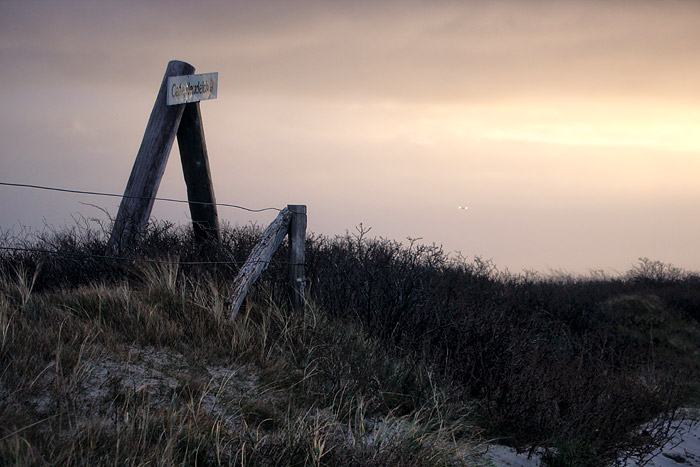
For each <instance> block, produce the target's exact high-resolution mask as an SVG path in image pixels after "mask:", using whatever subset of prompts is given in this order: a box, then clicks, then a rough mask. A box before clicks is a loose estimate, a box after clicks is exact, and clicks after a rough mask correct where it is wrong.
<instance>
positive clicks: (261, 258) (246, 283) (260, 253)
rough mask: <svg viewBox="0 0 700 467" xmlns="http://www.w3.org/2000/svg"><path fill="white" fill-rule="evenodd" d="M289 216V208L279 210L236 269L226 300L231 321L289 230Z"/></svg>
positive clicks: (290, 215)
mask: <svg viewBox="0 0 700 467" xmlns="http://www.w3.org/2000/svg"><path fill="white" fill-rule="evenodd" d="M291 217H292V213H291V212H289V209H287V208H284V209H282V211H280V213H279V215H278V216H277V218H275V220H274V221H272V223H271V224H270V225H268V226H267V229H265V232H263V236H262V240H260V243H258V244H257V245H255V248H253V251H252V252H251V253H250V256H249V257H248V259H247V260H246V262H245V264H244V265H243V267H242V268H241V270H240V271H238V275H237V276H236V279H235V281H234V288H233V292H232V293H231V294H230V295H229V300H228V302H229V303H230V305H229V308H230V310H231V318H230V319H231V321H233V320H234V319H235V318H236V315H237V314H238V310H239V309H240V308H241V305H242V304H243V300H244V299H245V296H246V294H247V293H248V290H249V289H250V287H251V286H252V285H253V283H254V282H255V280H256V279H257V278H258V277H259V276H260V274H261V273H262V272H263V271H264V270H265V269H267V266H268V265H269V264H270V259H271V258H272V255H273V254H274V253H275V251H277V248H279V246H280V244H282V240H284V237H285V236H286V235H287V232H288V230H289V222H290V220H291Z"/></svg>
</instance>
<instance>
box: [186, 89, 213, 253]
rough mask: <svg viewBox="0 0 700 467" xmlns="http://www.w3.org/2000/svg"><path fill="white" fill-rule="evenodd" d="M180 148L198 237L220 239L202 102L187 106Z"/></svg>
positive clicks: (193, 222)
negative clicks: (203, 123)
mask: <svg viewBox="0 0 700 467" xmlns="http://www.w3.org/2000/svg"><path fill="white" fill-rule="evenodd" d="M177 145H178V148H179V149H180V160H181V161H182V172H183V174H184V175H185V183H186V184H187V199H188V200H189V202H190V203H189V204H190V214H191V215H192V227H193V229H194V234H195V237H196V238H198V239H200V240H209V239H217V240H218V239H219V216H218V214H217V212H216V204H215V203H216V199H215V198H214V186H213V184H212V181H211V171H210V169H209V156H208V155H207V145H206V141H205V140H204V128H203V125H202V114H201V112H200V111H199V102H193V103H190V104H186V105H185V111H184V112H183V114H182V119H181V120H180V127H179V129H178V130H177Z"/></svg>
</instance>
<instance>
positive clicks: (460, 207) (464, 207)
mask: <svg viewBox="0 0 700 467" xmlns="http://www.w3.org/2000/svg"><path fill="white" fill-rule="evenodd" d="M457 209H469V208H468V207H467V206H457Z"/></svg>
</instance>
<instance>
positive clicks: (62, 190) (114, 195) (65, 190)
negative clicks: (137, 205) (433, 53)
mask: <svg viewBox="0 0 700 467" xmlns="http://www.w3.org/2000/svg"><path fill="white" fill-rule="evenodd" d="M0 186H8V187H15V188H33V189H37V190H46V191H56V192H60V193H74V194H80V195H92V196H106V197H111V198H132V199H142V200H155V201H167V202H170V203H185V204H201V205H207V206H212V205H213V206H223V207H227V208H235V209H241V210H243V211H248V212H264V211H277V212H280V211H282V209H280V208H275V207H266V208H260V209H253V208H248V207H245V206H241V205H238V204H229V203H207V202H204V201H188V200H183V199H174V198H161V197H157V196H154V197H148V196H128V195H120V194H117V193H104V192H100V191H85V190H73V189H69V188H56V187H51V186H43V185H32V184H28V183H10V182H0Z"/></svg>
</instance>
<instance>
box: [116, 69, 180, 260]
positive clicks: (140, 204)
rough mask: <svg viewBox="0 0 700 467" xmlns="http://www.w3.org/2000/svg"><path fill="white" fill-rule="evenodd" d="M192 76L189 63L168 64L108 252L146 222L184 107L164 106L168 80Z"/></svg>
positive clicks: (121, 243)
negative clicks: (173, 77) (174, 77)
mask: <svg viewBox="0 0 700 467" xmlns="http://www.w3.org/2000/svg"><path fill="white" fill-rule="evenodd" d="M192 73H194V67H193V66H192V65H190V64H189V63H185V62H181V61H177V60H173V61H171V62H169V63H168V67H167V68H166V70H165V75H164V76H163V82H162V83H161V85H160V90H159V91H158V96H157V97H156V102H155V104H153V110H152V111H151V117H150V118H149V119H148V125H147V126H146V132H145V133H144V135H143V140H142V141H141V147H140V148H139V152H138V154H137V156H136V161H135V162H134V166H133V168H132V170H131V176H130V177H129V181H128V182H127V184H126V189H125V190H124V198H123V199H122V202H121V204H120V205H119V211H118V212H117V218H116V219H115V221H114V227H113V229H112V235H111V237H110V239H109V243H108V248H109V250H110V251H111V252H112V253H118V252H119V250H121V248H122V247H123V246H124V245H128V244H130V243H131V242H132V241H133V240H134V238H135V237H136V235H137V234H138V233H139V232H140V231H142V230H143V228H144V227H145V226H146V223H147V222H148V218H149V217H150V215H151V210H152V209H153V201H154V200H153V198H154V197H155V195H156V193H157V192H158V186H159V185H160V181H161V179H162V178H163V172H165V165H166V163H167V162H168V155H169V154H170V149H171V148H172V146H173V141H174V140H175V134H176V133H177V129H178V126H179V125H180V119H181V118H182V113H183V112H184V110H185V104H180V105H170V106H168V105H166V93H167V89H166V88H167V86H168V78H169V77H171V76H179V75H190V74H192Z"/></svg>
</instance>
